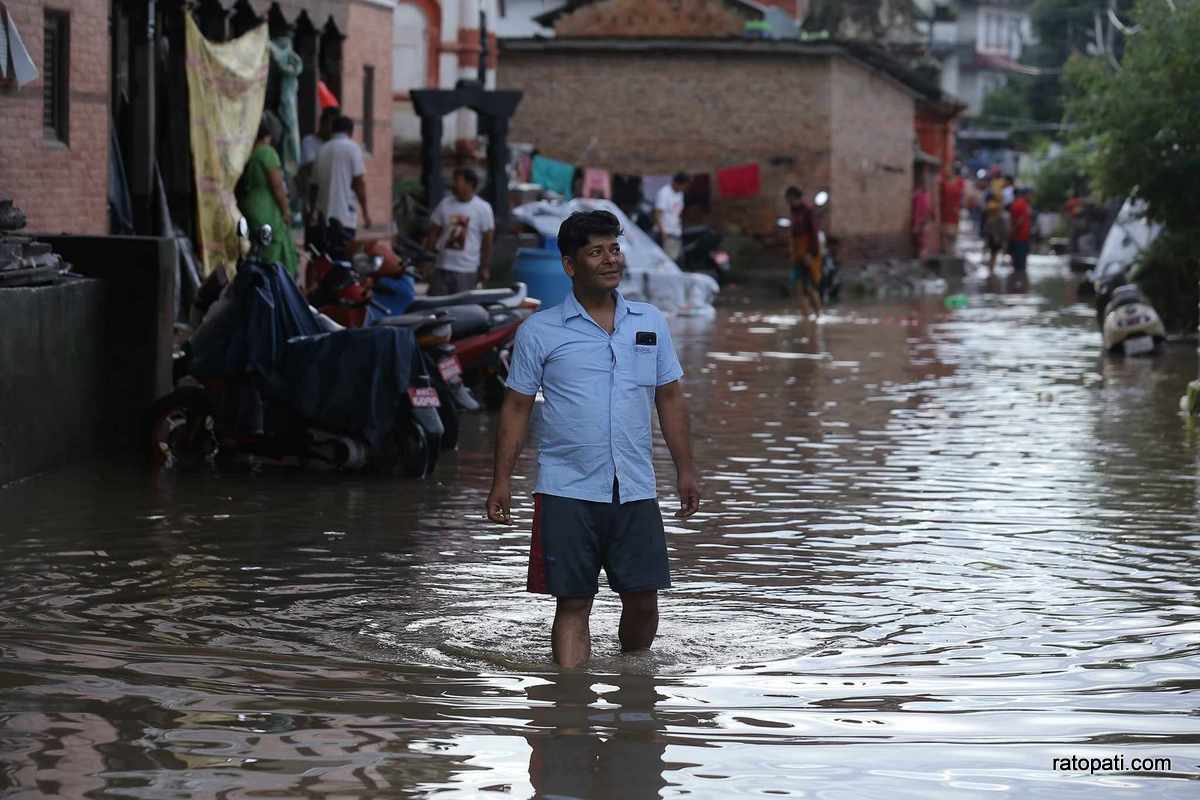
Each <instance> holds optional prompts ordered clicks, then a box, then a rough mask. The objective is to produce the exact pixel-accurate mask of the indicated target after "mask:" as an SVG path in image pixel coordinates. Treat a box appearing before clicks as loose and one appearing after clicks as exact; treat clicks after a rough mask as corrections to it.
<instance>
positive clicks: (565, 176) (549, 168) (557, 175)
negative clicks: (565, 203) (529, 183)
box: [533, 156, 575, 200]
mask: <svg viewBox="0 0 1200 800" xmlns="http://www.w3.org/2000/svg"><path fill="white" fill-rule="evenodd" d="M574 180H575V166H574V165H573V164H567V163H565V162H563V161H555V160H554V159H553V158H546V157H545V156H534V157H533V182H534V183H537V184H540V185H541V186H542V187H543V188H544V189H546V190H547V191H550V192H554V193H555V194H561V195H562V196H563V197H564V198H566V199H567V200H570V199H571V197H572V194H571V183H572V182H573V181H574Z"/></svg>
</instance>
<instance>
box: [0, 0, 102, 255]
mask: <svg viewBox="0 0 1200 800" xmlns="http://www.w3.org/2000/svg"><path fill="white" fill-rule="evenodd" d="M5 5H6V6H7V7H8V13H9V15H10V17H11V18H12V20H13V23H14V24H15V25H16V28H17V30H18V32H19V33H20V35H21V38H22V39H23V40H24V42H25V47H26V49H27V50H28V51H29V55H30V57H31V58H32V59H33V63H34V64H35V65H36V66H37V69H38V77H37V79H36V80H34V81H33V82H32V83H29V84H26V85H25V86H24V87H23V88H21V89H18V88H17V87H16V85H15V84H13V83H11V82H9V83H5V82H3V81H2V80H0V119H3V120H4V132H3V135H2V136H0V196H12V197H13V198H14V199H15V200H16V202H17V205H19V206H20V207H21V208H22V209H24V211H25V214H26V216H27V217H28V219H29V225H30V227H31V228H32V229H35V230H45V231H71V232H75V233H107V232H108V210H107V203H106V201H105V182H106V181H107V179H108V98H109V94H108V91H109V89H108V87H109V47H108V4H107V3H99V2H96V0H55V2H53V3H45V2H42V0H6V2H5ZM64 22H65V24H66V26H67V27H68V28H69V30H66V31H65V32H66V36H63V32H64V28H63V25H64ZM47 31H49V34H50V36H49V39H47ZM56 35H57V36H58V41H57V42H56V41H55V36H56ZM64 51H66V52H64ZM48 53H49V55H50V56H51V63H50V64H47V62H46V56H47V54H48ZM64 62H65V63H64ZM56 67H58V68H59V70H60V71H59V72H58V74H57V75H55V73H54V70H55V68H56ZM48 77H49V80H47V78H48Z"/></svg>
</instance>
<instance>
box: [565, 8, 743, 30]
mask: <svg viewBox="0 0 1200 800" xmlns="http://www.w3.org/2000/svg"><path fill="white" fill-rule="evenodd" d="M736 8H737V7H735V6H734V5H733V4H732V3H727V2H724V0H602V2H599V3H593V4H592V5H588V6H584V7H583V8H581V9H579V10H578V11H576V12H574V13H571V14H567V15H565V16H563V17H562V18H560V19H559V21H558V23H557V24H556V25H555V26H554V35H555V36H560V37H572V36H649V37H656V36H674V37H678V36H682V37H701V38H713V37H722V36H741V35H742V31H743V30H744V29H745V25H746V21H747V20H749V19H754V18H757V17H758V16H760V15H758V14H754V15H751V14H748V13H746V12H745V11H739V10H736Z"/></svg>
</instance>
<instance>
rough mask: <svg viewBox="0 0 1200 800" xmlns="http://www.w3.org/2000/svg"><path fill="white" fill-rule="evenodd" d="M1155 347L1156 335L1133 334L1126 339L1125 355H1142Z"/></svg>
mask: <svg viewBox="0 0 1200 800" xmlns="http://www.w3.org/2000/svg"><path fill="white" fill-rule="evenodd" d="M1153 349H1154V337H1152V336H1133V337H1131V338H1129V339H1126V340H1125V355H1127V356H1140V355H1141V354H1142V353H1149V352H1150V351H1152V350H1153Z"/></svg>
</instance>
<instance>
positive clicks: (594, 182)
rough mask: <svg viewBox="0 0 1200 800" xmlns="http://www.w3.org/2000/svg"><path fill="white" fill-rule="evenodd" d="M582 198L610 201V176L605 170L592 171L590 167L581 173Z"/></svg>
mask: <svg viewBox="0 0 1200 800" xmlns="http://www.w3.org/2000/svg"><path fill="white" fill-rule="evenodd" d="M582 194H583V196H584V197H587V198H591V199H596V198H603V199H605V200H611V199H612V176H610V175H609V174H608V172H607V170H603V169H592V168H591V167H589V168H587V169H585V170H584V171H583V192H582Z"/></svg>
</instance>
